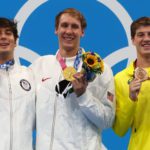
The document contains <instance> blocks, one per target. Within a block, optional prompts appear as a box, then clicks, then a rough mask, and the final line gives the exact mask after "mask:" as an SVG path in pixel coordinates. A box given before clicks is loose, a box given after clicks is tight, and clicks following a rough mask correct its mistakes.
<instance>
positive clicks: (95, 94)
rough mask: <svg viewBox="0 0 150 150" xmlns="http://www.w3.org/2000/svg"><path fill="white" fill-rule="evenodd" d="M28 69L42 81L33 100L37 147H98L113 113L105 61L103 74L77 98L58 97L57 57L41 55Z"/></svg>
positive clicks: (41, 149) (53, 149) (84, 149)
mask: <svg viewBox="0 0 150 150" xmlns="http://www.w3.org/2000/svg"><path fill="white" fill-rule="evenodd" d="M81 65H82V63H81V64H80V67H79V70H80V69H81ZM31 68H32V70H33V71H34V75H35V78H36V81H37V82H38V83H40V84H41V87H40V89H39V92H38V94H37V95H38V96H37V103H36V117H37V118H36V121H37V122H36V127H37V139H36V150H101V138H100V132H101V131H102V129H104V128H109V127H111V125H112V122H113V120H114V114H115V102H114V96H112V95H109V94H108V92H110V93H112V94H113V95H114V81H113V75H112V71H111V70H110V69H109V67H108V66H107V65H106V64H105V71H104V73H103V74H102V75H98V76H97V77H96V79H95V80H94V81H93V82H91V83H89V85H88V88H87V90H86V92H85V93H84V94H83V95H81V96H80V97H78V98H77V97H76V95H75V94H74V93H72V94H70V95H68V96H67V98H63V97H61V96H57V94H56V92H55V85H56V84H57V83H58V82H59V80H60V78H61V72H62V71H61V67H60V64H59V62H58V61H57V60H56V56H52V55H49V56H43V57H41V58H39V59H38V60H37V61H36V62H35V63H33V65H32V66H31ZM109 96H112V97H111V98H110V97H109ZM112 98H113V99H112ZM111 100H112V101H113V102H112V101H111Z"/></svg>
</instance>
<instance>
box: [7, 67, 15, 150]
mask: <svg viewBox="0 0 150 150" xmlns="http://www.w3.org/2000/svg"><path fill="white" fill-rule="evenodd" d="M6 72H7V76H8V87H9V106H10V148H9V149H10V150H12V149H13V111H12V87H11V82H10V74H9V71H8V69H6Z"/></svg>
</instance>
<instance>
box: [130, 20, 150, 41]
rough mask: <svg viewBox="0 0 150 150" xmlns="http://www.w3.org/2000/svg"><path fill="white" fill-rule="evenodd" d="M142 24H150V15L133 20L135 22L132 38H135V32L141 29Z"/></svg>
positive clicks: (132, 27) (132, 28) (132, 25)
mask: <svg viewBox="0 0 150 150" xmlns="http://www.w3.org/2000/svg"><path fill="white" fill-rule="evenodd" d="M141 26H150V17H141V18H139V19H137V20H135V21H133V23H132V24H131V28H130V30H131V38H132V39H133V38H134V36H135V34H136V30H137V29H139V28H140V27H141Z"/></svg>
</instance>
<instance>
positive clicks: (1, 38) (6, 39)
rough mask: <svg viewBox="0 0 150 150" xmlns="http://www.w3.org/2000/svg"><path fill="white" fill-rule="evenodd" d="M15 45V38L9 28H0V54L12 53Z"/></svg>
mask: <svg viewBox="0 0 150 150" xmlns="http://www.w3.org/2000/svg"><path fill="white" fill-rule="evenodd" d="M15 47H16V39H15V37H14V35H13V32H12V31H11V30H10V28H7V27H6V28H3V27H2V28H0V54H2V53H12V54H13V50H14V48H15Z"/></svg>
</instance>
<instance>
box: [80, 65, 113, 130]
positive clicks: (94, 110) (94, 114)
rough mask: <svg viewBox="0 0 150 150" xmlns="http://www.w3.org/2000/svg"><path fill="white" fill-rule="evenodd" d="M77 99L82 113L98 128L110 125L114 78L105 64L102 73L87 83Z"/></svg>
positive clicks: (111, 121)
mask: <svg viewBox="0 0 150 150" xmlns="http://www.w3.org/2000/svg"><path fill="white" fill-rule="evenodd" d="M77 101H78V104H79V107H80V109H81V111H82V112H83V114H84V115H85V116H86V117H87V118H88V120H90V121H91V122H92V123H93V124H95V125H96V126H97V127H98V128H100V129H104V128H108V127H111V126H112V123H113V120H114V115H115V98H114V80H113V75H112V71H111V69H110V68H109V67H108V66H107V65H106V64H105V69H104V72H103V74H102V75H98V76H97V77H96V79H95V80H94V81H93V82H92V83H89V85H88V88H87V90H86V92H85V93H84V94H83V95H81V96H80V97H78V98H77Z"/></svg>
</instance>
